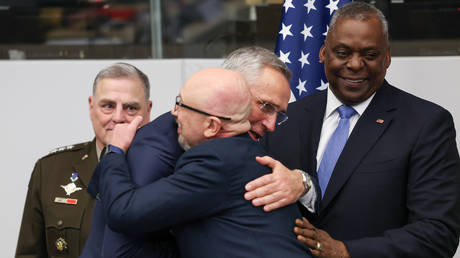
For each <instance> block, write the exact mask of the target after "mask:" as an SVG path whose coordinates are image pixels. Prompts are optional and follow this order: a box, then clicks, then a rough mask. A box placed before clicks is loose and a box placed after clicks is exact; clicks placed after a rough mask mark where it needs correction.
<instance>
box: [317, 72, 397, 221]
mask: <svg viewBox="0 0 460 258" xmlns="http://www.w3.org/2000/svg"><path fill="white" fill-rule="evenodd" d="M391 91H393V90H392V88H391V86H389V85H388V83H387V82H386V81H385V82H384V84H383V86H382V87H381V88H380V90H379V91H378V92H377V93H376V94H375V96H374V98H373V99H372V101H371V103H370V104H369V106H368V107H367V109H366V111H364V113H363V115H362V116H361V117H360V119H359V120H358V122H357V123H356V125H355V127H354V129H353V131H352V133H351V135H350V137H349V138H348V141H347V143H346V144H345V147H344V149H343V151H342V154H341V155H340V157H339V160H338V161H337V164H336V166H335V168H334V171H333V173H332V176H331V179H330V181H329V184H328V186H327V189H326V193H325V195H324V198H323V200H322V201H321V204H320V213H321V212H322V211H323V210H324V209H325V208H326V207H327V206H328V205H329V204H330V202H331V201H332V200H333V199H334V197H335V196H336V195H337V194H338V193H339V191H340V189H341V188H342V187H343V186H344V184H345V183H346V181H347V180H348V178H349V177H350V176H351V175H352V174H353V172H354V171H355V170H356V168H357V167H358V165H359V164H360V163H361V161H362V159H363V158H364V157H365V156H366V154H367V153H368V152H369V150H370V149H371V148H372V146H374V144H375V142H376V141H377V140H378V139H379V138H380V137H381V135H382V134H383V133H384V132H385V130H386V128H387V127H388V126H389V125H390V124H391V121H392V119H393V116H394V114H395V112H394V111H395V110H396V105H395V103H396V102H397V101H395V99H396V98H397V96H395V95H392V94H393V93H390V92H391Z"/></svg>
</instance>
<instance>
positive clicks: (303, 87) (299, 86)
mask: <svg viewBox="0 0 460 258" xmlns="http://www.w3.org/2000/svg"><path fill="white" fill-rule="evenodd" d="M305 83H307V80H305V81H302V80H301V79H300V78H299V84H298V85H297V86H296V87H295V88H296V89H298V90H299V96H300V95H302V91H305V92H307V90H306V89H305Z"/></svg>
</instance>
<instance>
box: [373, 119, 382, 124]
mask: <svg viewBox="0 0 460 258" xmlns="http://www.w3.org/2000/svg"><path fill="white" fill-rule="evenodd" d="M375 122H377V123H379V124H383V122H384V121H383V119H380V118H379V119H377V120H376V121H375Z"/></svg>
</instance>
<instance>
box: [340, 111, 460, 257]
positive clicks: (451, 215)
mask: <svg viewBox="0 0 460 258" xmlns="http://www.w3.org/2000/svg"><path fill="white" fill-rule="evenodd" d="M440 110H441V109H440ZM437 113H438V114H437V115H435V116H430V117H426V123H425V126H424V127H423V128H422V129H421V133H420V134H419V136H418V139H417V140H416V142H415V145H414V146H413V149H412V150H413V152H412V153H411V154H410V163H409V164H410V165H409V167H408V168H406V169H407V170H408V172H407V200H406V207H401V208H402V209H405V208H407V209H408V211H409V212H408V218H407V220H408V223H407V224H406V225H405V226H403V227H401V228H394V229H389V230H387V231H385V232H384V233H383V235H382V236H379V237H368V238H362V239H356V240H351V241H345V244H346V246H347V248H348V250H349V252H350V255H351V257H452V256H453V255H454V253H455V250H456V248H457V245H458V232H459V230H460V226H459V219H460V214H459V212H460V207H459V189H460V183H459V173H460V164H459V163H460V161H459V156H458V151H457V147H456V143H455V129H454V125H453V121H452V117H451V115H450V114H449V113H448V112H447V111H446V110H444V109H442V110H441V111H440V112H437ZM375 223H378V221H376V222H375Z"/></svg>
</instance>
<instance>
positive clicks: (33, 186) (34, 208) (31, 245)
mask: <svg viewBox="0 0 460 258" xmlns="http://www.w3.org/2000/svg"><path fill="white" fill-rule="evenodd" d="M42 214H43V211H42V206H41V201H40V161H39V162H37V163H36V164H35V168H34V171H33V172H32V176H31V177H30V181H29V189H28V191H27V197H26V203H25V206H24V214H23V216H22V223H21V230H20V232H19V239H18V245H17V248H16V256H15V257H18V258H19V257H46V256H48V254H47V251H46V238H45V221H44V218H43V215H42Z"/></svg>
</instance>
